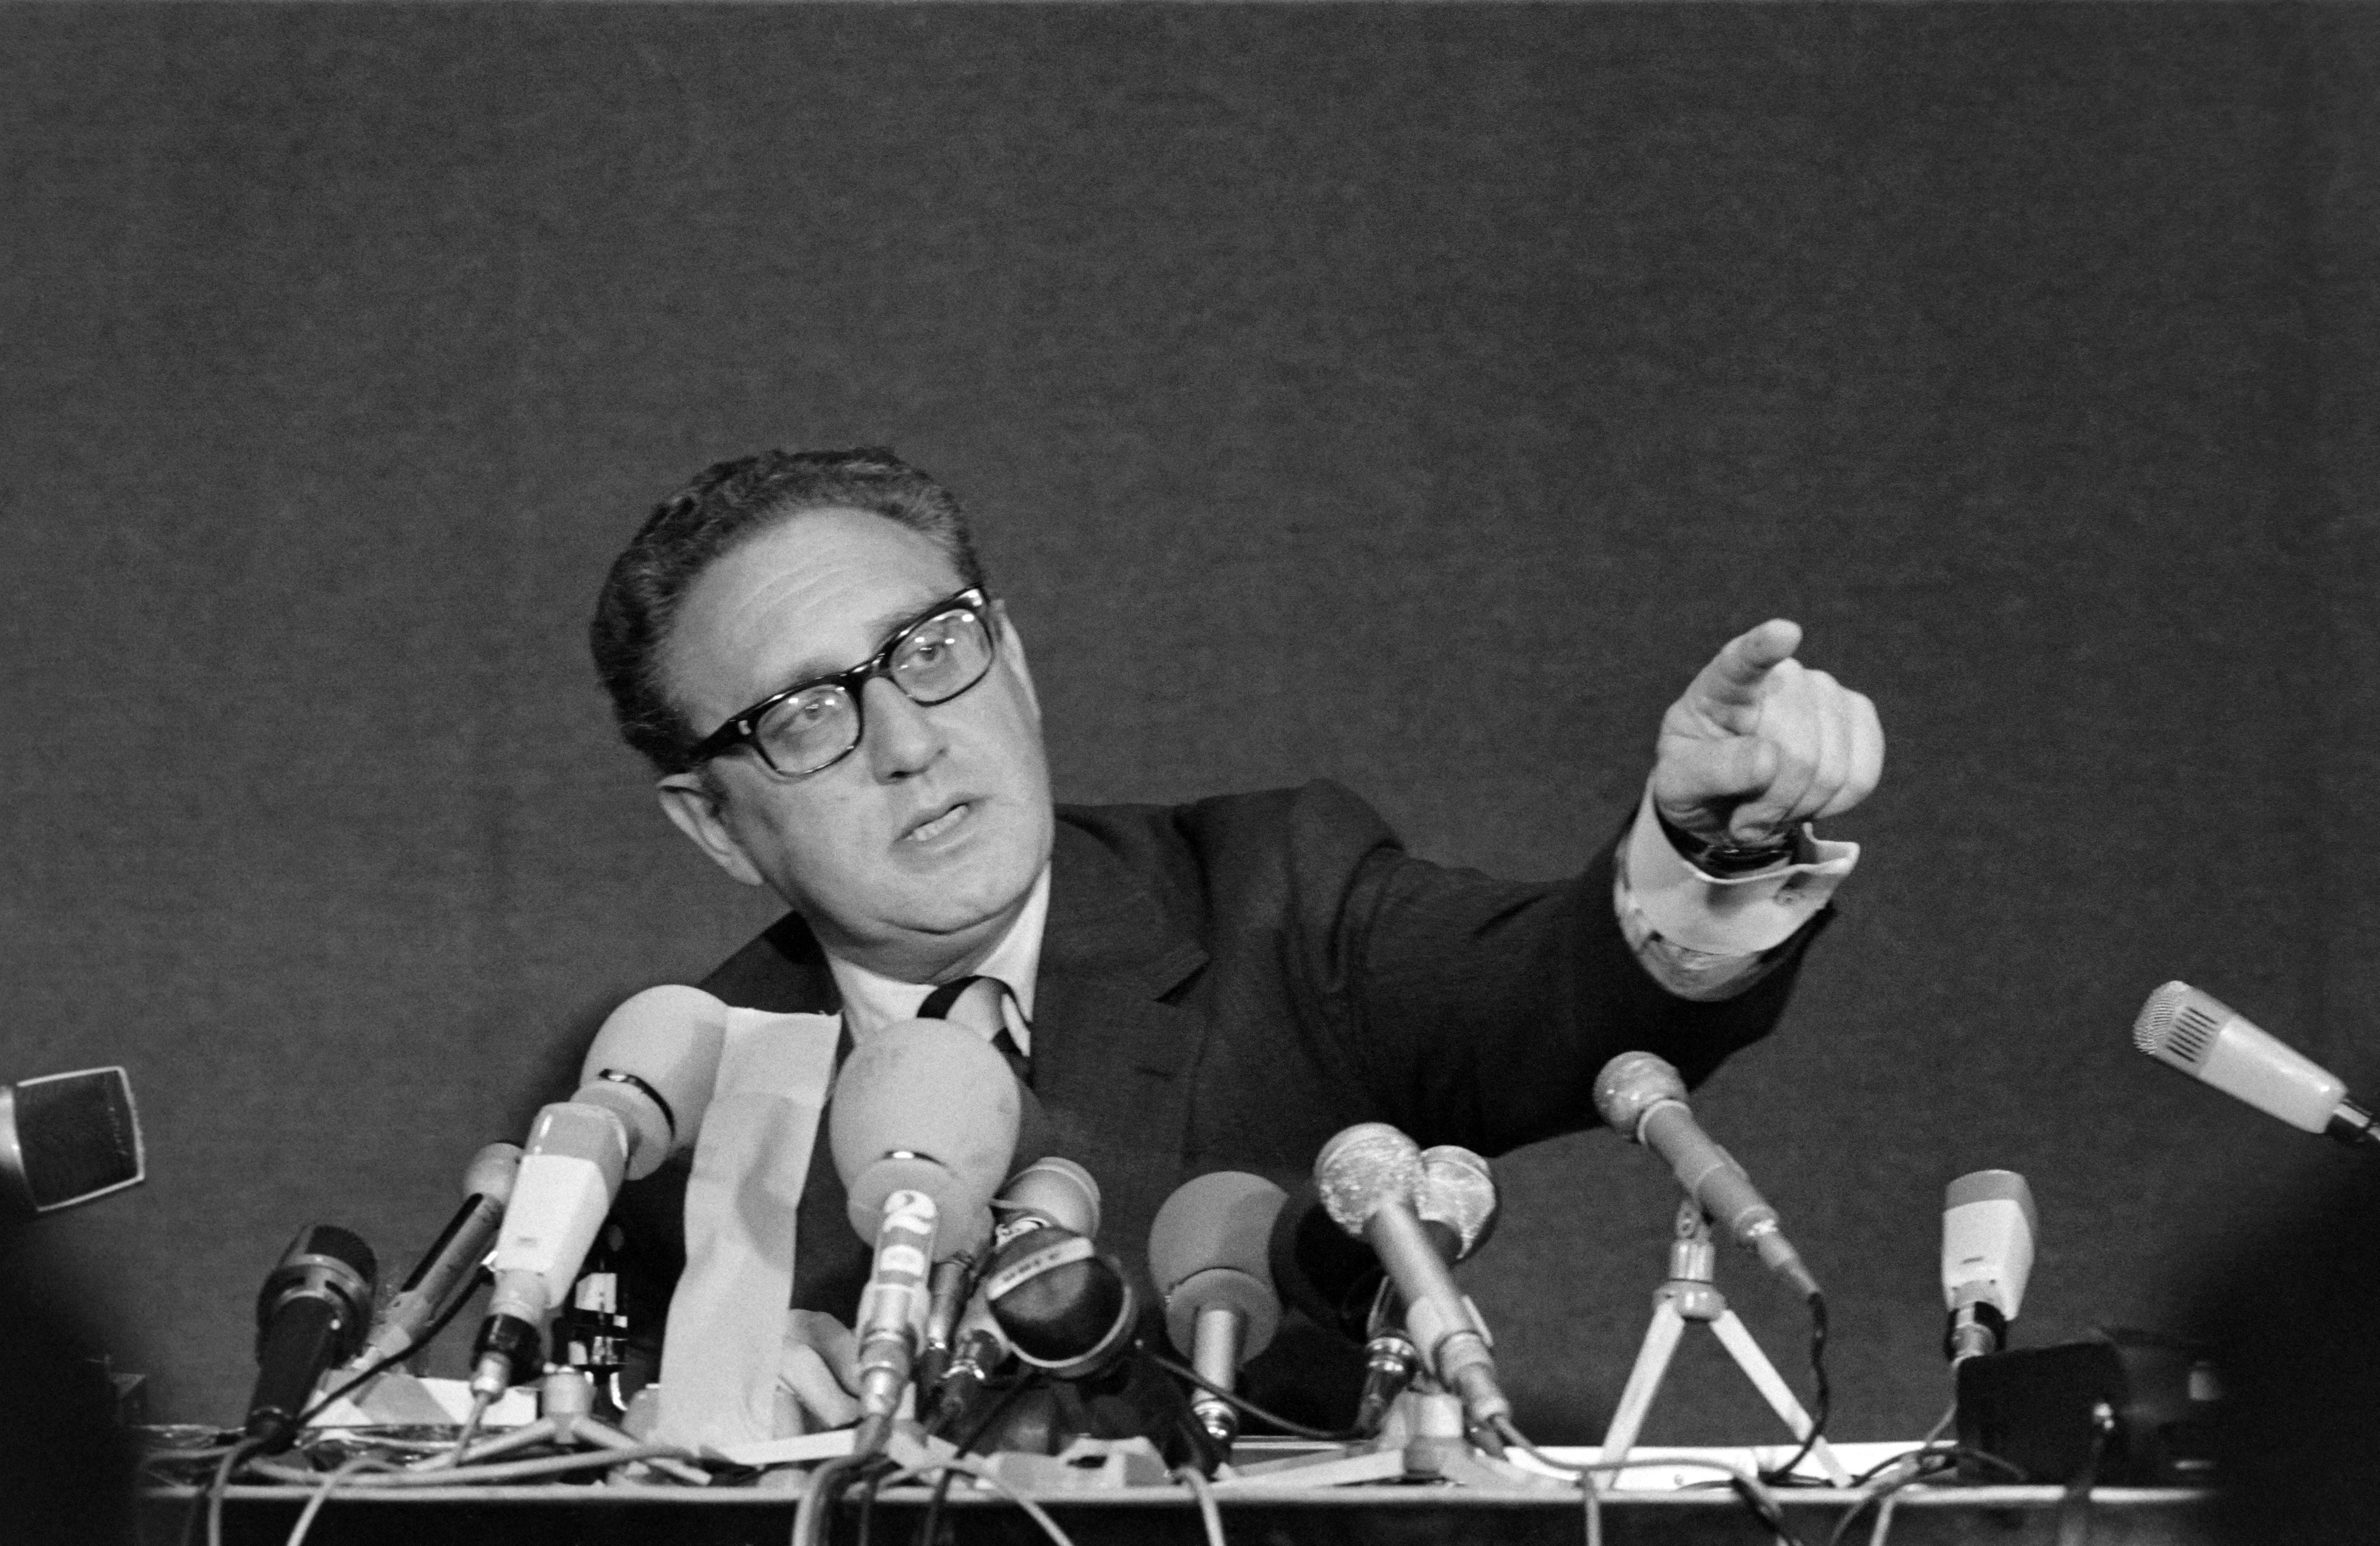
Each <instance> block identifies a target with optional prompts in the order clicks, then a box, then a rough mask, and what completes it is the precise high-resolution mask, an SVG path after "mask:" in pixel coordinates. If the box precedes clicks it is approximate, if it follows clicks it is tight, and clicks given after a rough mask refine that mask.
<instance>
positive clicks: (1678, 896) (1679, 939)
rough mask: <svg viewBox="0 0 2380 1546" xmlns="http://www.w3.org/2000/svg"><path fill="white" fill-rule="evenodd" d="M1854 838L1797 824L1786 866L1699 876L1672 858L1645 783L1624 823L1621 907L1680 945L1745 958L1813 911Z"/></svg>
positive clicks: (1838, 877) (1854, 857)
mask: <svg viewBox="0 0 2380 1546" xmlns="http://www.w3.org/2000/svg"><path fill="white" fill-rule="evenodd" d="M1859 852H1860V849H1859V844H1857V843H1837V842H1826V841H1822V840H1820V839H1815V838H1812V837H1811V836H1809V834H1808V831H1807V829H1806V828H1804V830H1803V834H1802V836H1801V837H1800V839H1798V846H1797V854H1798V856H1797V858H1796V860H1795V862H1794V863H1792V864H1786V865H1782V866H1780V867H1779V868H1777V869H1773V870H1763V871H1761V872H1759V873H1758V874H1756V875H1746V876H1730V877H1724V878H1723V877H1720V876H1708V875H1705V874H1704V873H1703V872H1702V871H1700V870H1698V869H1696V868H1694V866H1693V865H1692V864H1687V863H1686V862H1685V860H1684V859H1683V858H1682V857H1680V855H1679V853H1678V851H1677V850H1676V849H1675V848H1673V847H1672V846H1670V839H1668V838H1667V837H1665V836H1664V835H1663V834H1662V832H1661V823H1660V819H1659V817H1658V816H1656V815H1654V814H1653V791H1652V790H1651V789H1649V788H1648V789H1646V790H1645V798H1644V800H1643V801H1642V802H1641V803H1639V804H1638V805H1637V807H1636V823H1635V825H1634V826H1633V827H1631V828H1630V829H1629V833H1628V852H1627V864H1626V869H1625V872H1624V873H1625V875H1626V876H1627V887H1626V889H1627V896H1626V898H1625V900H1624V901H1623V904H1622V906H1623V912H1624V911H1626V910H1628V909H1633V911H1634V912H1635V913H1636V916H1637V917H1638V919H1640V920H1641V921H1642V923H1643V924H1644V926H1645V928H1647V929H1648V930H1649V931H1651V933H1653V934H1655V935H1657V936H1659V937H1661V938H1662V939H1665V940H1668V941H1670V943H1672V944H1674V945H1678V946H1681V947H1682V948H1685V949H1688V950H1693V951H1696V952H1698V953H1701V954H1704V955H1712V956H1749V955H1757V954H1758V953H1759V952H1761V951H1763V950H1766V949H1767V948H1770V947H1771V946H1774V945H1779V944H1782V943H1783V942H1784V941H1785V940H1786V939H1787V938H1789V937H1791V935H1792V933H1793V931H1794V930H1796V929H1798V928H1800V927H1801V926H1802V925H1803V924H1806V923H1808V922H1809V921H1810V920H1811V919H1812V918H1813V917H1815V916H1816V915H1817V912H1818V910H1819V909H1820V908H1821V907H1824V906H1825V905H1826V904H1827V899H1828V898H1829V897H1831V896H1833V895H1834V894H1835V888H1836V887H1838V886H1840V885H1841V884H1842V883H1843V880H1844V878H1845V877H1846V876H1849V875H1850V874H1851V873H1852V866H1853V865H1854V864H1858V863H1859Z"/></svg>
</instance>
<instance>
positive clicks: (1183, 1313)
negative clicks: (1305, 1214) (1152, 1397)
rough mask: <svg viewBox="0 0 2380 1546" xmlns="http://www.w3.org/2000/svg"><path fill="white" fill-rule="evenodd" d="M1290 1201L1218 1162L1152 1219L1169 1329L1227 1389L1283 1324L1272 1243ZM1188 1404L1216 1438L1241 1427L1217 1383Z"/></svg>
mask: <svg viewBox="0 0 2380 1546" xmlns="http://www.w3.org/2000/svg"><path fill="white" fill-rule="evenodd" d="M1288 1201H1289V1194H1288V1193H1287V1192H1285V1191H1283V1190H1281V1188H1279V1187H1277V1186H1275V1185H1274V1184H1273V1183H1272V1182H1270V1181H1268V1180H1266V1179H1265V1178H1263V1177H1261V1176H1252V1175H1250V1174H1248V1173H1247V1172H1246V1171H1244V1170H1219V1171H1216V1172H1215V1173H1213V1174H1212V1175H1207V1176H1200V1177H1198V1178H1196V1179H1193V1180H1189V1181H1184V1183H1183V1184H1182V1185H1180V1186H1179V1187H1176V1188H1175V1189H1174V1190H1173V1195H1172V1196H1171V1197H1168V1198H1167V1199H1166V1200H1165V1203H1164V1205H1163V1206H1162V1207H1160V1208H1159V1209H1158V1210H1157V1221H1156V1223H1155V1224H1153V1225H1152V1226H1150V1227H1149V1231H1148V1275H1149V1277H1150V1278H1151V1279H1152V1280H1153V1281H1154V1282H1155V1283H1156V1285H1157V1289H1158V1293H1159V1295H1160V1298H1162V1299H1163V1300H1164V1303H1165V1332H1166V1335H1168V1336H1169V1337H1171V1338H1172V1342H1173V1346H1174V1347H1177V1348H1179V1349H1181V1350H1182V1352H1184V1354H1186V1355H1187V1356H1188V1357H1189V1359H1190V1367H1191V1368H1192V1369H1193V1370H1195V1371H1197V1374H1198V1377H1199V1378H1200V1379H1203V1380H1206V1381H1208V1382H1209V1383H1213V1384H1215V1385H1218V1386H1220V1387H1221V1388H1222V1389H1224V1390H1226V1391H1228V1390H1230V1389H1232V1387H1233V1383H1235V1382H1236V1381H1237V1380H1238V1378H1239V1371H1240V1365H1242V1364H1244V1363H1245V1362H1247V1360H1248V1359H1252V1358H1255V1357H1256V1356H1257V1354H1259V1353H1261V1352H1263V1351H1264V1350H1265V1349H1266V1348H1267V1347H1270V1346H1272V1339H1273V1335H1274V1334H1275V1333H1276V1332H1278V1331H1279V1330H1280V1329H1281V1295H1280V1294H1279V1293H1278V1292H1276V1291H1275V1290H1274V1288H1273V1283H1272V1264H1271V1262H1270V1259H1269V1257H1270V1252H1269V1244H1270V1241H1271V1238H1272V1230H1273V1224H1274V1222H1275V1221H1276V1220H1277V1219H1278V1218H1279V1217H1280V1216H1281V1208H1282V1206H1283V1205H1284V1204H1285V1203H1287V1202H1288ZM1190 1411H1191V1414H1192V1415H1193V1416H1194V1417H1196V1419H1198V1424H1199V1426H1200V1427H1202V1428H1204V1429H1206V1431H1208V1433H1209V1434H1211V1435H1212V1436H1213V1437H1214V1439H1215V1441H1216V1442H1217V1443H1220V1444H1223V1445H1226V1446H1228V1445H1229V1444H1231V1443H1232V1442H1233V1440H1234V1439H1236V1438H1237V1437H1238V1436H1239V1430H1240V1419H1239V1414H1238V1413H1237V1412H1236V1411H1234V1410H1233V1407H1232V1405H1231V1403H1230V1402H1228V1401H1225V1400H1223V1399H1222V1398H1221V1397H1220V1396H1219V1395H1215V1394H1214V1393H1213V1392H1211V1391H1206V1390H1200V1391H1196V1392H1194V1393H1193V1394H1192V1395H1191V1397H1190Z"/></svg>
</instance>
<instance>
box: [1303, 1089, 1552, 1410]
mask: <svg viewBox="0 0 2380 1546" xmlns="http://www.w3.org/2000/svg"><path fill="white" fill-rule="evenodd" d="M1426 1174H1427V1172H1426V1169H1425V1167H1424V1166H1423V1164H1422V1158H1421V1151H1420V1150H1419V1149H1418V1148H1417V1147H1416V1146H1415V1143H1414V1141H1413V1140H1412V1139H1410V1138H1407V1137H1406V1136H1405V1135H1404V1134H1403V1133H1402V1132H1399V1131H1398V1130H1397V1129H1394V1128H1392V1127H1390V1126H1389V1125H1388V1124H1387V1123H1385V1122H1362V1123H1358V1124H1357V1125H1356V1126H1354V1127H1352V1128H1349V1129H1346V1130H1345V1131H1343V1132H1341V1133H1340V1134H1338V1135H1337V1136H1336V1137H1334V1138H1332V1139H1331V1140H1330V1141H1329V1142H1328V1143H1325V1144H1324V1145H1323V1146H1322V1152H1321V1153H1319V1154H1318V1155H1316V1156H1315V1160H1314V1180H1315V1185H1316V1187H1317V1189H1318V1190H1319V1191H1320V1193H1321V1196H1322V1205H1323V1207H1324V1208H1325V1209H1326V1210H1327V1211H1328V1212H1329V1213H1330V1220H1331V1222H1332V1223H1334V1224H1336V1225H1338V1226H1339V1227H1340V1228H1342V1229H1343V1230H1345V1231H1346V1232H1347V1233H1348V1234H1350V1235H1353V1236H1355V1237H1357V1238H1361V1239H1362V1240H1364V1241H1365V1242H1366V1244H1368V1245H1369V1246H1370V1247H1371V1248H1372V1249H1373V1250H1375V1251H1377V1252H1378V1254H1379V1258H1380V1264H1381V1265H1382V1266H1383V1267H1385V1268H1387V1269H1388V1274H1389V1280H1390V1282H1391V1283H1393V1284H1395V1285H1396V1289H1397V1294H1398V1296H1399V1297H1400V1298H1403V1300H1404V1303H1405V1329H1406V1331H1407V1332H1408V1334H1409V1335H1411V1336H1412V1338H1413V1341H1414V1345H1415V1347H1417V1348H1419V1349H1420V1351H1421V1354H1422V1356H1423V1358H1424V1359H1427V1361H1428V1364H1429V1367H1430V1369H1431V1370H1432V1371H1433V1372H1435V1373H1436V1374H1437V1376H1438V1379H1439V1383H1441V1384H1443V1385H1445V1386H1446V1387H1447V1388H1448V1389H1450V1390H1451V1391H1452V1392H1454V1394H1456V1395H1459V1396H1461V1397H1462V1398H1463V1411H1464V1413H1465V1415H1467V1416H1468V1417H1469V1419H1470V1420H1471V1424H1472V1426H1473V1427H1474V1428H1475V1429H1476V1430H1477V1431H1478V1432H1479V1433H1480V1434H1481V1435H1482V1438H1483V1443H1484V1447H1488V1448H1489V1449H1490V1450H1491V1451H1492V1450H1494V1449H1496V1448H1499V1447H1500V1443H1499V1440H1498V1433H1499V1425H1500V1424H1501V1423H1504V1422H1509V1421H1510V1420H1511V1419H1512V1403H1511V1402H1509V1401H1507V1400H1506V1399H1505V1398H1504V1393H1503V1391H1502V1389H1501V1388H1500V1386H1499V1385H1498V1383H1497V1381H1496V1360H1495V1358H1494V1356H1493V1355H1492V1354H1490V1353H1489V1352H1488V1338H1487V1336H1486V1335H1485V1333H1484V1331H1483V1329H1482V1328H1481V1326H1480V1324H1479V1323H1478V1320H1477V1318H1476V1317H1475V1315H1474V1313H1473V1312H1472V1309H1471V1306H1470V1303H1469V1301H1467V1300H1465V1299H1464V1298H1463V1295H1462V1293H1461V1292H1460V1291H1459V1290H1458V1289H1456V1287H1455V1286H1454V1279H1453V1277H1452V1276H1451V1274H1449V1273H1448V1271H1447V1267H1446V1262H1445V1261H1444V1260H1443V1259H1441V1258H1440V1256H1439V1252H1438V1249H1437V1248H1436V1247H1435V1246H1433V1245H1432V1244H1431V1243H1430V1238H1429V1235H1428V1233H1427V1230H1426V1229H1425V1227H1424V1226H1423V1224H1422V1221H1421V1219H1420V1217H1419V1215H1418V1214H1416V1213H1415V1200H1416V1197H1417V1195H1418V1193H1419V1192H1420V1191H1421V1190H1422V1187H1423V1183H1424V1179H1425V1177H1426Z"/></svg>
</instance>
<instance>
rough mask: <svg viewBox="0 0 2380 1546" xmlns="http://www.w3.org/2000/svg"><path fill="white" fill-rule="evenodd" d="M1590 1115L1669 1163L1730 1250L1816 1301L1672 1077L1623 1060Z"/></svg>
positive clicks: (1739, 1170) (1648, 1060)
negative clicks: (1729, 1241)
mask: <svg viewBox="0 0 2380 1546" xmlns="http://www.w3.org/2000/svg"><path fill="white" fill-rule="evenodd" d="M1595 1109H1596V1110H1597V1112H1599V1113H1601V1114H1602V1117H1603V1119H1604V1121H1605V1122H1607V1123H1609V1125H1610V1127H1611V1129H1613V1130H1614V1131H1616V1132H1619V1133H1622V1134H1624V1135H1626V1136H1627V1137H1629V1138H1633V1139H1634V1140H1635V1141H1637V1142H1639V1143H1642V1144H1643V1145H1645V1147H1646V1148H1647V1149H1650V1150H1652V1151H1653V1152H1654V1153H1657V1154H1658V1155H1660V1156H1661V1158H1662V1159H1664V1160H1666V1161H1668V1162H1669V1166H1670V1169H1671V1170H1673V1171H1675V1172H1676V1173H1677V1177H1678V1184H1679V1185H1680V1186H1682V1187H1683V1188H1685V1189H1686V1195H1687V1196H1689V1197H1691V1198H1693V1199H1694V1202H1695V1204H1696V1205H1697V1206H1698V1207H1700V1208H1701V1209H1702V1211H1703V1212H1704V1213H1705V1214H1707V1215H1709V1217H1710V1220H1711V1222H1712V1223H1713V1224H1716V1225H1718V1226H1719V1227H1720V1228H1722V1229H1725V1230H1726V1231H1727V1232H1728V1233H1729V1234H1730V1235H1732V1236H1734V1237H1735V1239H1736V1243H1737V1244H1739V1245H1742V1246H1743V1247H1745V1248H1746V1249H1747V1250H1752V1251H1755V1252H1756V1253H1757V1254H1758V1255H1759V1257H1760V1260H1761V1261H1762V1262H1766V1263H1767V1266H1768V1270H1769V1271H1771V1272H1773V1273H1775V1274H1777V1275H1778V1276H1779V1277H1781V1278H1783V1279H1784V1280H1785V1281H1786V1282H1788V1283H1790V1284H1791V1285H1792V1286H1793V1289H1794V1291H1795V1292H1796V1293H1798V1294H1800V1295H1801V1296H1802V1297H1803V1298H1817V1297H1818V1280H1817V1279H1816V1278H1815V1277H1812V1276H1811V1275H1810V1269H1809V1268H1807V1267H1805V1266H1803V1264H1802V1257H1801V1253H1800V1252H1799V1251H1796V1250H1794V1249H1793V1245H1792V1242H1791V1241H1790V1240H1788V1239H1787V1238H1785V1234H1784V1231H1783V1230H1782V1229H1781V1228H1780V1227H1779V1226H1778V1223H1777V1210H1776V1209H1774V1208H1772V1207H1770V1206H1769V1205H1768V1202H1767V1199H1766V1198H1764V1197H1762V1196H1761V1195H1760V1193H1759V1192H1758V1191H1757V1190H1755V1189H1754V1187H1753V1185H1752V1178H1751V1177H1749V1176H1747V1175H1745V1174H1744V1173H1743V1166H1740V1165H1738V1164H1736V1163H1735V1158H1734V1156H1733V1155H1731V1154H1730V1153H1728V1152H1727V1151H1726V1150H1725V1149H1722V1148H1720V1147H1719V1146H1718V1144H1716V1143H1714V1142H1712V1141H1711V1140H1710V1136H1709V1135H1708V1134H1707V1133H1706V1132H1704V1131H1703V1129H1701V1127H1700V1126H1698V1125H1697V1124H1696V1123H1695V1121H1694V1113H1693V1112H1691V1111H1689V1110H1687V1109H1686V1083H1685V1081H1683V1080H1682V1079H1680V1078H1679V1077H1678V1070H1677V1069H1673V1068H1671V1067H1670V1065H1669V1064H1668V1063H1666V1062H1664V1061H1663V1060H1661V1059H1660V1058H1658V1057H1654V1056H1653V1055H1652V1054H1651V1053H1649V1052H1623V1053H1621V1055H1620V1056H1619V1057H1614V1058H1613V1059H1612V1060H1611V1061H1610V1062H1609V1063H1606V1064H1605V1065H1604V1066H1603V1071H1602V1072H1601V1073H1599V1074H1597V1076H1596V1079H1595Z"/></svg>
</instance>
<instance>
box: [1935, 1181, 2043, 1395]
mask: <svg viewBox="0 0 2380 1546" xmlns="http://www.w3.org/2000/svg"><path fill="white" fill-rule="evenodd" d="M2038 1230H2039V1220H2038V1218H2037V1217H2036V1215H2035V1214H2034V1208H2033V1189H2032V1188H2031V1187H2028V1186H2026V1185H2025V1184H2024V1178H2023V1177H2022V1176H2020V1175H2018V1174H2017V1173H2016V1172H2015V1171H2013V1170H1976V1171H1972V1172H1970V1173H1969V1174H1967V1175H1964V1176H1961V1177H1960V1178H1958V1179H1957V1180H1955V1181H1952V1182H1951V1183H1950V1185H1949V1188H1948V1189H1947V1190H1945V1191H1944V1193H1943V1197H1942V1306H1943V1308H1944V1309H1945V1310H1949V1314H1950V1325H1949V1331H1948V1333H1947V1334H1946V1335H1945V1337H1944V1340H1943V1351H1944V1352H1946V1353H1948V1354H1949V1359H1950V1362H1951V1363H1952V1364H1953V1365H1956V1364H1959V1363H1962V1362H1964V1361H1965V1360H1966V1359H1971V1358H1973V1357H1974V1356H1975V1355H1976V1354H1977V1353H1997V1352H1998V1351H1999V1350H2000V1349H2001V1348H2002V1347H2005V1346H2007V1344H2008V1326H2009V1323H2010V1321H2013V1320H2015V1319H2016V1313H2017V1310H2018V1308H2019V1307H2020V1306H2022V1304H2023V1303H2024V1285H2025V1281H2026V1279H2028V1278H2030V1277H2031V1276H2032V1275H2033V1242H2034V1235H2035V1234H2036V1233H2037V1232H2038Z"/></svg>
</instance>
